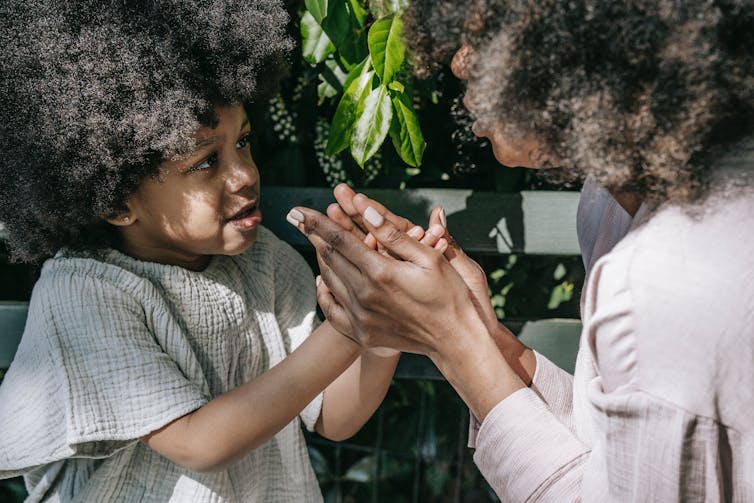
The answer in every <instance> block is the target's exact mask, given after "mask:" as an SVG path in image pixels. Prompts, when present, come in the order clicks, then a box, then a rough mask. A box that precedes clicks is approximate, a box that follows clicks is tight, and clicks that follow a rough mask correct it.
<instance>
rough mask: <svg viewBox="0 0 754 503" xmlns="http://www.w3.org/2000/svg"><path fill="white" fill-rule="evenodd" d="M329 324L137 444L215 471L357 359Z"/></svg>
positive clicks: (267, 434)
mask: <svg viewBox="0 0 754 503" xmlns="http://www.w3.org/2000/svg"><path fill="white" fill-rule="evenodd" d="M358 353H359V349H358V346H357V345H356V344H354V343H352V342H350V341H349V340H347V339H346V338H345V337H343V336H342V335H341V334H340V333H338V332H337V331H335V330H334V329H332V328H331V327H330V326H329V325H323V326H321V327H319V328H318V329H317V330H315V331H314V332H313V333H312V334H311V335H310V336H309V338H308V339H307V340H306V341H304V342H303V343H302V344H301V345H300V346H299V347H298V348H297V349H296V350H295V351H293V352H292V353H291V354H290V355H289V356H288V357H287V358H285V359H284V360H283V361H282V362H280V363H279V364H278V365H276V366H274V367H273V368H271V369H269V370H268V371H267V372H265V373H263V374H262V375H260V376H259V377H257V378H256V379H254V380H252V381H249V382H247V383H245V384H243V385H241V386H239V387H237V388H235V389H233V390H230V391H228V392H226V393H224V394H222V395H221V396H219V397H217V398H215V399H213V400H211V401H210V402H208V403H207V404H205V405H204V406H203V407H201V408H199V409H197V410H196V411H194V412H192V413H190V414H187V415H185V416H183V417H181V418H179V419H177V420H175V421H173V422H172V423H170V424H168V425H167V426H165V427H163V428H161V429H160V430H157V431H155V432H152V433H151V434H149V435H147V436H146V437H144V438H143V439H142V440H143V441H145V442H146V443H147V445H149V446H150V447H151V448H152V449H154V450H155V451H157V452H159V453H160V454H162V455H163V456H165V457H166V458H168V459H170V460H172V461H174V462H176V463H178V464H180V465H182V466H185V467H187V468H189V469H192V470H195V471H203V472H204V471H215V470H218V469H221V468H223V467H225V466H227V465H229V464H231V463H233V462H235V461H237V460H238V459H240V458H241V457H243V456H244V455H246V454H247V453H249V452H250V451H252V450H253V449H255V448H256V447H258V446H259V445H261V444H262V443H264V442H266V441H267V440H269V439H270V438H271V437H272V436H274V435H275V434H276V433H277V432H278V431H280V430H281V429H282V428H283V427H285V426H286V425H287V424H288V423H290V422H291V421H292V420H293V419H294V418H295V417H296V416H297V415H298V414H299V413H300V412H301V410H303V409H304V407H306V405H308V404H309V402H311V401H312V400H313V399H314V398H315V397H316V396H317V394H319V393H320V392H321V391H322V390H323V389H325V387H326V386H327V385H328V384H330V383H331V382H332V381H333V380H334V379H335V378H336V377H338V375H340V374H341V373H343V371H344V370H346V369H347V368H348V367H349V366H350V365H351V364H352V363H353V361H354V359H355V358H356V357H357V356H358Z"/></svg>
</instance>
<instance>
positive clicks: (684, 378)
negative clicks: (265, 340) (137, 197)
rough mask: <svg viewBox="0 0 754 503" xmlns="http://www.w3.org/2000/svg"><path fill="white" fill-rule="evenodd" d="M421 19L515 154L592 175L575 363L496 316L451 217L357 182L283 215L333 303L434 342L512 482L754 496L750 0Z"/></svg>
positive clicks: (335, 308)
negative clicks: (415, 223) (307, 244)
mask: <svg viewBox="0 0 754 503" xmlns="http://www.w3.org/2000/svg"><path fill="white" fill-rule="evenodd" d="M409 17H410V22H409V23H408V25H409V26H410V27H412V29H413V35H412V40H413V45H414V47H415V48H417V62H418V63H419V65H420V68H422V69H424V70H427V69H431V68H432V66H431V65H432V62H433V61H435V60H436V57H437V56H440V57H441V56H443V55H447V54H448V53H449V52H450V51H451V50H456V49H458V48H459V47H461V49H460V50H459V51H457V52H456V54H455V56H454V58H453V65H452V68H453V71H454V72H455V74H456V75H457V76H458V77H459V78H461V79H463V80H465V81H466V82H467V95H466V99H465V103H466V105H467V107H468V108H469V109H470V111H471V112H472V113H473V114H474V115H475V116H476V123H475V125H474V131H475V132H476V133H477V134H479V135H483V136H486V137H488V138H489V139H490V140H491V142H492V144H493V149H494V151H495V155H496V157H497V159H498V160H499V161H500V162H501V163H502V164H505V165H523V166H527V167H537V166H544V167H550V166H559V167H562V168H564V169H562V170H560V171H548V173H553V174H555V173H560V174H559V175H558V176H560V177H562V178H572V176H573V175H579V176H586V183H585V187H584V190H583V192H582V201H581V205H580V211H579V218H578V219H579V237H580V243H581V246H582V252H583V256H584V259H585V264H586V266H587V268H588V277H587V280H586V284H585V289H584V292H583V294H582V318H583V325H584V328H583V332H582V339H581V345H580V350H579V355H578V358H577V363H576V370H575V374H574V376H573V378H571V377H570V376H568V375H567V374H565V373H564V372H561V371H560V370H558V369H557V368H556V367H555V366H554V365H553V364H552V363H551V362H549V361H547V359H545V358H544V357H542V356H541V355H538V354H536V353H534V352H532V351H530V350H528V349H526V348H524V347H523V346H522V345H520V344H519V343H518V342H517V341H516V340H515V338H514V337H512V336H511V335H510V333H509V332H508V331H507V330H505V329H504V327H502V326H500V325H499V324H497V323H496V320H494V315H493V313H492V309H491V306H490V305H489V300H488V299H487V293H486V284H485V282H484V277H483V274H482V273H480V271H479V269H478V267H476V266H475V264H474V263H473V262H471V261H470V259H468V258H467V257H466V256H465V255H464V254H463V252H462V251H461V250H460V249H459V248H458V247H457V246H456V245H455V244H454V243H453V242H452V238H451V237H450V236H449V235H448V234H445V235H444V236H443V237H442V238H441V240H438V238H437V237H436V236H435V233H436V229H435V232H433V233H430V237H429V238H428V237H427V236H425V237H424V238H423V240H424V241H425V242H427V243H428V244H435V245H436V246H435V247H434V248H433V247H430V246H425V245H424V244H422V243H419V242H417V241H416V240H415V239H413V238H412V237H411V236H410V235H408V234H407V233H406V231H408V230H409V229H410V224H409V223H407V222H405V221H403V220H401V219H399V218H397V217H395V216H394V215H392V214H391V213H390V212H389V211H388V210H387V209H385V208H384V207H382V206H380V205H379V204H378V203H376V202H374V201H371V200H369V199H367V198H366V197H364V196H360V195H355V196H354V195H353V194H352V193H349V192H348V191H347V190H346V189H343V188H340V189H338V190H337V191H336V197H337V198H338V201H339V203H340V208H335V207H331V208H329V209H328V215H329V216H330V218H329V219H328V218H326V217H325V216H323V215H320V214H318V213H317V212H314V211H312V210H309V209H306V208H294V210H292V211H291V213H290V215H289V218H290V220H291V221H292V222H294V223H296V224H297V225H298V226H299V228H300V229H301V230H302V231H303V232H305V233H306V234H307V235H308V237H309V239H310V241H311V242H312V243H313V244H314V246H315V247H316V248H317V250H318V253H319V254H320V257H321V261H322V263H323V265H324V266H325V267H324V269H323V272H322V280H323V281H321V282H320V285H319V289H318V298H319V302H320V305H321V306H322V307H323V310H324V312H325V313H326V315H327V317H328V319H329V320H330V321H331V322H332V324H333V325H334V326H335V327H336V328H338V329H339V330H341V331H342V332H344V333H346V332H347V333H351V334H354V336H355V337H357V338H358V341H359V342H360V343H361V344H362V345H365V346H389V347H392V348H395V349H400V350H403V351H410V352H417V353H422V354H426V355H428V356H429V357H430V358H431V359H432V360H433V361H434V363H435V364H436V365H437V366H438V368H439V369H440V370H441V371H442V372H443V374H444V375H445V376H446V378H447V379H448V381H449V382H450V383H451V384H452V385H453V386H454V387H455V389H456V390H457V391H458V393H459V394H460V396H461V397H462V398H463V399H464V401H465V402H466V403H467V404H468V405H469V407H470V409H471V411H472V413H473V415H474V416H475V418H476V419H477V420H478V421H479V423H480V424H481V426H480V428H479V431H478V434H477V435H476V439H475V444H476V452H475V455H474V459H475V461H476V463H477V465H478V466H479V468H480V470H481V471H482V473H483V474H484V475H485V477H486V478H487V480H488V481H489V482H490V484H491V485H492V486H493V487H494V489H495V490H496V492H497V494H498V495H499V496H500V497H501V499H503V500H505V501H574V500H584V501H600V502H601V501H752V500H754V423H752V421H751V417H752V415H754V391H752V386H751V383H752V382H754V328H752V324H753V323H754V287H753V286H752V285H754V282H753V280H754V237H752V235H753V233H752V231H754V189H753V188H752V187H753V186H754V183H752V173H753V172H754V142H752V141H751V137H752V133H754V127H753V126H752V124H753V123H754V121H753V118H754V86H753V85H752V83H753V82H754V60H752V58H751V54H752V51H754V37H752V35H751V34H752V33H754V4H753V3H752V2H750V1H718V2H707V1H688V2H683V3H682V4H679V3H678V2H670V1H654V2H649V1H639V2H627V1H623V2H621V1H601V2H591V1H575V2H574V1H559V0H551V1H547V2H541V1H534V0H533V1H529V2H526V1H524V2H513V1H503V0H489V1H481V2H473V3H472V4H470V5H469V6H467V7H466V8H461V7H459V6H457V5H455V6H454V5H452V3H450V2H431V1H429V0H427V1H422V2H420V4H415V5H414V8H413V10H412V11H411V13H410V15H409ZM453 34H459V35H458V36H457V37H456V38H455V39H454V38H453ZM425 49H427V50H425ZM438 213H439V212H435V213H434V214H433V217H432V219H433V220H434V223H433V225H434V224H436V222H437V221H439V220H441V219H440V218H439V215H438ZM346 217H351V218H352V219H353V222H354V223H350V222H349V221H348V220H347V218H346ZM359 226H362V227H363V229H364V231H367V232H369V233H371V235H372V236H373V238H374V239H376V241H377V242H379V243H380V244H381V245H382V246H384V247H385V249H386V250H387V251H389V252H390V255H392V256H386V255H384V254H380V253H377V252H375V251H372V250H371V249H370V247H369V246H367V245H365V244H364V243H363V242H362V241H361V240H360V239H358V237H361V234H360V233H359V232H358V227H359ZM433 236H434V237H433ZM373 238H372V237H370V238H368V239H367V241H368V242H369V241H371V240H372V239H373ZM442 240H445V241H446V242H443V241H442ZM437 248H439V250H438V249H437ZM442 251H444V254H443V253H441V252H442ZM398 259H401V260H398ZM367 334H369V335H367ZM376 334H384V335H381V336H380V335H376ZM389 334H401V336H400V337H397V336H394V335H389ZM473 440H474V439H472V441H473Z"/></svg>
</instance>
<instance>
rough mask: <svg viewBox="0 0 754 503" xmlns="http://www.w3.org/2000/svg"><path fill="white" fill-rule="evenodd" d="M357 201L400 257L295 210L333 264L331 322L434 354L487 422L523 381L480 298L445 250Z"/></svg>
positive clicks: (370, 343)
mask: <svg viewBox="0 0 754 503" xmlns="http://www.w3.org/2000/svg"><path fill="white" fill-rule="evenodd" d="M354 204H355V206H356V209H357V211H359V213H360V214H361V215H362V217H363V220H364V222H363V224H364V225H365V227H366V230H367V231H368V232H370V233H372V235H373V236H374V237H375V238H376V239H377V241H379V242H380V243H382V245H383V246H384V247H385V249H386V250H387V251H388V252H389V253H391V254H393V255H395V256H396V257H398V258H400V259H401V260H396V259H394V258H391V257H387V256H384V255H382V254H381V253H379V252H377V251H375V250H373V249H372V248H370V247H369V246H367V245H366V244H365V243H364V242H363V240H361V239H358V238H357V237H356V236H354V235H353V234H352V233H350V232H349V231H347V230H345V229H343V228H342V227H340V226H339V225H337V224H336V223H335V222H333V221H332V220H330V219H329V218H327V217H325V216H324V215H322V214H321V213H318V212H316V211H314V210H310V209H306V208H294V209H293V210H291V212H290V213H289V221H292V222H297V223H298V225H297V227H298V228H299V230H301V231H302V232H304V233H305V234H306V235H307V237H308V238H309V241H310V242H311V243H312V244H313V245H314V247H315V248H316V249H317V252H318V253H319V254H320V256H321V258H322V261H323V262H324V263H325V264H326V266H327V269H326V270H325V271H323V274H322V280H323V281H321V282H320V286H319V287H318V290H317V297H318V300H319V303H320V306H321V307H322V309H323V310H324V312H325V314H326V316H327V318H328V320H329V321H330V323H331V324H332V325H333V326H334V327H335V328H336V329H338V330H339V331H340V332H342V333H343V334H346V335H348V336H350V337H352V338H354V339H355V340H356V341H357V342H358V343H359V344H361V345H362V346H365V347H375V346H378V347H379V346H387V347H392V348H396V349H400V350H403V351H407V352H414V353H421V354H425V355H428V356H429V357H430V358H432V360H433V361H434V363H435V364H436V365H437V367H438V368H439V369H440V371H441V372H442V373H443V374H444V375H445V377H446V378H447V379H448V381H449V382H450V383H451V384H452V385H453V386H454V387H456V389H457V390H458V392H459V393H460V394H461V397H462V398H463V399H464V400H465V401H466V403H467V404H469V406H470V407H471V408H472V410H473V412H474V414H475V416H476V417H477V418H480V419H482V418H483V417H484V416H485V415H486V414H487V412H488V411H489V410H490V409H491V408H492V407H494V405H495V404H497V403H498V402H499V401H500V400H502V399H503V398H504V397H505V396H508V394H510V393H512V392H513V391H515V390H516V389H519V388H520V387H523V386H524V384H523V382H522V381H521V379H519V377H518V376H517V375H516V373H515V372H514V371H513V370H512V369H511V367H510V366H509V365H508V364H507V362H506V360H505V359H504V358H503V355H502V354H501V353H500V351H499V350H498V348H497V346H496V344H495V341H494V340H493V338H492V337H491V334H490V332H489V331H488V329H487V326H486V323H485V321H484V320H483V315H481V314H480V311H479V308H478V306H477V300H476V297H475V296H474V294H473V293H472V292H471V291H470V290H469V288H468V286H467V285H466V283H465V282H464V280H463V278H461V276H460V275H459V274H458V273H457V272H456V270H455V269H454V268H453V266H452V265H451V264H450V263H449V262H448V261H447V260H446V259H445V257H444V256H443V255H442V254H441V253H440V252H439V251H438V250H435V249H434V248H430V247H428V246H425V245H423V244H421V243H420V242H418V241H416V240H415V239H413V238H411V237H409V236H408V235H406V233H404V232H402V231H401V230H400V229H398V228H397V227H396V226H395V225H394V224H393V223H392V222H391V221H390V220H389V219H386V218H385V217H384V216H383V215H382V214H381V213H379V212H378V211H377V210H375V209H374V208H372V207H366V208H365V207H360V204H361V203H360V202H359V199H354ZM322 285H326V286H327V288H326V289H325V288H323V286H322Z"/></svg>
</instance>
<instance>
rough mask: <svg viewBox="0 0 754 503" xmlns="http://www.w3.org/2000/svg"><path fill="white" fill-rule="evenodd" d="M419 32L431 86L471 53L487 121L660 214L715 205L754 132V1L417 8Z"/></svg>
mask: <svg viewBox="0 0 754 503" xmlns="http://www.w3.org/2000/svg"><path fill="white" fill-rule="evenodd" d="M406 31H407V33H408V35H407V38H408V41H409V45H410V46H411V47H412V49H413V53H414V59H415V61H416V65H417V69H418V73H421V74H427V73H428V72H430V71H432V69H433V67H434V66H436V65H437V64H438V63H439V62H442V61H446V62H447V60H448V58H449V57H450V56H451V55H452V54H453V53H454V51H455V50H457V49H458V48H459V47H460V46H461V45H462V44H466V45H468V46H469V47H470V48H471V49H472V50H471V54H472V56H471V57H470V58H469V59H470V62H469V65H468V67H467V70H468V73H469V80H468V82H467V102H468V103H469V107H470V109H471V111H472V112H473V114H474V115H475V116H476V118H477V120H480V121H483V122H485V121H486V122H487V123H496V124H500V125H502V126H503V127H504V128H505V129H504V131H505V133H506V136H508V137H512V138H516V137H517V136H516V135H521V134H522V133H528V132H533V133H535V134H536V135H537V136H538V137H539V138H540V139H542V140H544V142H545V143H546V145H547V150H548V151H549V152H550V153H552V154H554V157H555V158H557V159H560V160H561V161H563V163H564V164H565V166H564V167H566V168H568V169H566V170H563V171H559V172H560V173H561V174H566V173H571V174H573V173H576V174H581V175H584V174H591V175H593V176H595V177H596V178H597V179H598V180H599V181H600V182H601V183H602V184H604V185H605V186H607V187H610V188H613V189H617V190H630V191H636V192H639V193H642V194H644V195H645V196H646V197H647V198H649V199H654V200H655V201H657V202H665V201H669V202H677V203H686V202H689V201H693V200H695V199H697V198H698V197H699V196H702V195H704V193H705V191H704V188H705V180H707V179H708V176H707V175H709V174H710V173H712V167H713V166H714V163H715V159H716V157H717V156H718V155H720V154H721V153H722V152H724V150H725V149H726V148H727V145H728V144H730V143H731V142H733V141H735V140H737V139H739V138H741V137H743V136H746V135H751V134H752V133H753V132H754V1H752V0H685V1H683V2H678V1H675V0H469V2H462V3H458V2H454V1H452V0H414V2H413V4H412V6H411V8H410V10H409V11H408V13H407V20H406ZM545 171H548V172H552V171H553V170H545ZM562 176H563V177H564V178H565V177H566V176H565V175H562Z"/></svg>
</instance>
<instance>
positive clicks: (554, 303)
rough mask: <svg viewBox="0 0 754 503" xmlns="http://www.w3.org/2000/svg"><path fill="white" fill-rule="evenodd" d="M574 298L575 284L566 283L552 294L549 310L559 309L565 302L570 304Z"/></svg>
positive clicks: (556, 288) (560, 285)
mask: <svg viewBox="0 0 754 503" xmlns="http://www.w3.org/2000/svg"><path fill="white" fill-rule="evenodd" d="M572 297H573V283H571V282H569V281H564V282H562V283H561V284H559V285H558V286H556V287H555V288H553V289H552V292H551V293H550V301H549V302H548V303H547V309H557V308H558V307H559V306H560V304H562V303H563V302H568V301H569V300H571V298H572Z"/></svg>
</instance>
